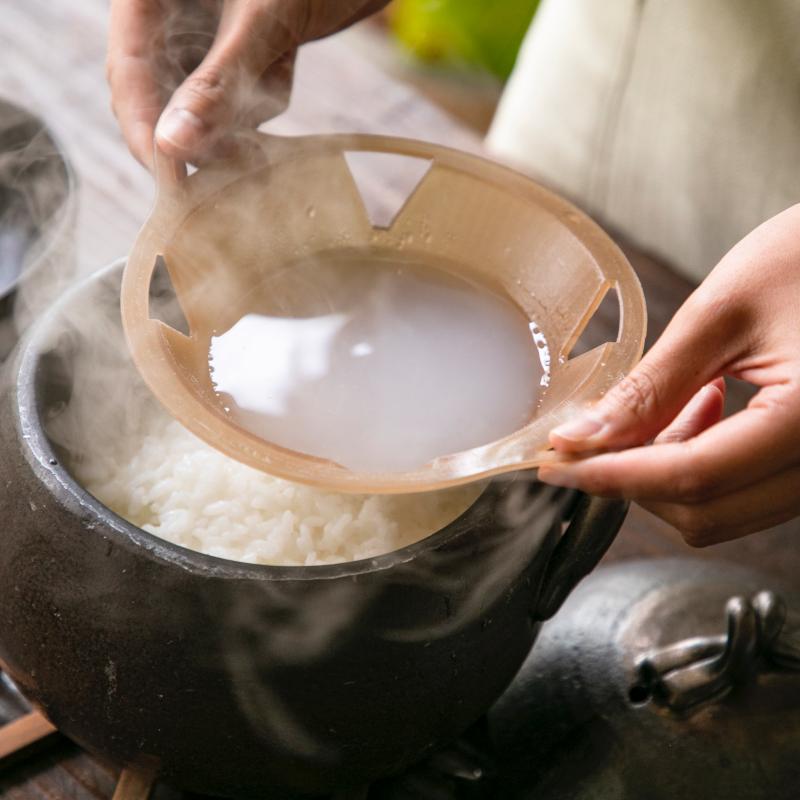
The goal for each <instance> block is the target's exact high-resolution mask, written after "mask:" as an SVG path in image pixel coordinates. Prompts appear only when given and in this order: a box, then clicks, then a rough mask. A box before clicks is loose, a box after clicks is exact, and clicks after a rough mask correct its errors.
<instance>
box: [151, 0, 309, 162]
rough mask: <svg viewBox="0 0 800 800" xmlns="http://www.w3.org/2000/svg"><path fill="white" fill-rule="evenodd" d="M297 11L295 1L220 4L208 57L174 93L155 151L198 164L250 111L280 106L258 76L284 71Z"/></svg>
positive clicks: (293, 44)
mask: <svg viewBox="0 0 800 800" xmlns="http://www.w3.org/2000/svg"><path fill="white" fill-rule="evenodd" d="M301 10H302V8H301V4H300V3H299V2H298V0H291V1H290V2H283V3H276V2H274V1H273V2H262V3H247V4H243V3H234V2H230V3H228V4H226V6H225V10H224V12H223V16H222V19H221V21H220V27H219V32H218V34H217V37H216V39H215V40H214V44H213V45H212V47H211V49H210V50H209V52H208V55H207V56H206V57H205V59H204V60H203V61H202V63H201V64H200V66H199V67H198V68H197V69H196V70H194V72H192V74H191V75H189V77H188V78H186V80H185V81H184V82H183V83H182V84H181V86H179V87H178V89H177V90H176V91H175V93H174V94H173V96H172V98H171V99H170V101H169V104H168V106H167V108H166V109H165V111H164V113H163V114H162V116H161V119H160V120H159V122H158V125H157V128H156V138H157V143H158V146H159V147H160V148H161V149H162V150H163V151H164V152H165V153H167V154H168V155H170V156H172V157H174V158H178V159H181V160H184V161H198V160H202V158H203V156H204V155H207V154H208V153H209V151H211V149H212V148H213V147H214V145H215V143H216V142H217V141H218V140H219V139H220V138H221V136H223V135H224V134H225V133H227V132H228V131H229V130H230V129H232V128H234V127H236V124H237V123H240V122H241V121H242V120H244V119H246V118H247V117H248V116H250V115H252V110H253V109H254V108H256V107H258V106H259V105H261V106H262V107H263V106H265V105H267V106H269V104H270V103H272V105H273V106H277V107H280V105H281V99H280V98H281V95H282V94H283V92H282V91H279V90H278V89H277V88H276V85H280V83H281V82H280V81H278V83H277V84H276V85H271V84H270V83H269V81H267V82H266V84H265V83H264V82H263V81H262V76H264V75H265V73H267V70H268V69H269V68H271V67H273V66H274V65H276V72H277V73H278V74H279V75H280V74H281V72H282V71H284V72H285V63H286V56H287V55H288V54H291V53H292V52H293V51H294V50H295V49H296V46H297V30H298V26H299V25H300V24H301V23H300V18H301ZM282 65H283V66H282ZM265 87H266V88H265ZM273 92H275V93H276V95H277V100H276V99H275V98H273V97H272V93H273Z"/></svg>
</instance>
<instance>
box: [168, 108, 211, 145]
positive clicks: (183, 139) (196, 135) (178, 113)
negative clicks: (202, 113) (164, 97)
mask: <svg viewBox="0 0 800 800" xmlns="http://www.w3.org/2000/svg"><path fill="white" fill-rule="evenodd" d="M205 135H206V126H205V124H204V123H203V120H201V119H200V117H198V116H197V114H194V113H193V112H191V111H189V110H188V109H185V108H173V109H171V110H169V111H167V112H166V113H165V114H164V115H163V116H162V117H161V119H160V120H159V121H158V125H157V126H156V136H157V137H158V138H159V139H163V140H164V141H165V142H169V143H170V144H171V145H172V146H173V147H177V148H179V149H180V150H189V151H191V150H194V149H195V148H196V147H197V146H198V145H199V144H200V143H201V142H202V140H203V138H204V137H205Z"/></svg>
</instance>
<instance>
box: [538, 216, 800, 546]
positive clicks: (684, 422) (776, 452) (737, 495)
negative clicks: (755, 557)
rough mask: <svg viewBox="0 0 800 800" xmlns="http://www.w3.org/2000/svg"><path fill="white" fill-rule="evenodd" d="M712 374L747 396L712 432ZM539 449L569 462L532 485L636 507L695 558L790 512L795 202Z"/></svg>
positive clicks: (799, 397)
mask: <svg viewBox="0 0 800 800" xmlns="http://www.w3.org/2000/svg"><path fill="white" fill-rule="evenodd" d="M725 375H729V376H732V377H735V378H740V379H742V380H745V381H747V382H749V383H751V384H754V385H755V386H758V387H760V388H759V391H758V394H757V395H756V396H755V397H754V398H753V399H752V400H751V401H750V403H749V404H748V406H747V408H746V409H745V410H743V411H740V412H739V413H737V414H734V415H733V416H731V417H729V418H727V419H725V420H722V421H720V418H721V415H722V407H723V402H724V384H723V383H722V381H721V380H720V378H721V376H725ZM651 440H654V441H653V443H652V444H647V442H650V441H651ZM551 444H552V445H553V447H554V448H555V449H556V450H557V451H558V452H560V453H563V454H565V455H574V456H578V457H580V458H579V460H576V461H570V462H567V463H556V464H551V465H547V466H544V467H542V468H541V469H540V470H539V478H540V479H541V480H542V481H545V482H547V483H552V484H555V485H558V486H570V487H577V488H580V489H583V490H585V491H587V492H590V493H592V494H598V495H602V496H608V497H625V498H628V499H632V500H636V501H638V502H639V503H640V505H642V506H644V507H645V508H647V509H649V510H650V511H652V512H654V513H655V514H657V515H659V516H660V517H662V518H663V519H665V520H666V521H667V522H670V523H671V524H673V525H674V526H675V527H676V528H678V530H680V531H681V533H682V534H683V537H684V539H685V540H686V541H687V542H688V543H689V544H690V545H693V546H696V547H702V546H705V545H709V544H715V543H717V542H722V541H726V540H729V539H735V538H738V537H740V536H745V535H746V534H748V533H752V532H754V531H759V530H763V529H764V528H768V527H771V526H773V525H777V524H779V523H781V522H784V521H786V520H788V519H791V518H792V517H794V516H796V515H798V514H800V205H796V206H793V207H792V208H790V209H788V210H786V211H784V212H783V213H781V214H779V215H778V216H776V217H773V218H772V219H771V220H769V221H767V222H765V223H764V224H763V225H761V226H760V227H759V228H757V229H756V230H755V231H753V232H752V233H751V234H749V235H748V236H747V237H745V238H744V239H743V240H742V241H741V242H739V244H737V245H736V246H735V247H734V248H733V249H732V250H731V251H730V252H729V253H728V254H727V255H726V256H725V257H724V258H723V259H722V261H720V263H719V264H718V265H717V267H716V268H715V269H714V270H713V271H712V272H711V274H710V275H709V276H708V278H706V280H705V281H704V282H703V283H702V285H701V286H700V287H699V288H698V289H697V291H695V292H694V294H693V295H692V296H691V297H690V298H689V299H688V300H687V301H686V303H685V304H684V305H683V306H682V307H681V308H680V309H679V311H678V312H677V314H676V315H675V317H674V318H673V320H672V322H671V323H670V325H669V326H668V327H667V329H666V331H665V332H664V334H663V335H662V336H661V338H660V339H659V340H658V342H656V344H655V345H654V346H653V348H652V349H651V350H650V351H649V352H648V353H647V355H646V356H645V357H644V358H643V359H642V361H641V362H640V363H639V365H638V366H637V367H636V368H634V370H633V371H632V372H631V373H630V375H628V377H627V378H625V379H624V380H623V381H622V382H621V383H620V384H618V385H617V386H616V387H614V388H613V389H612V390H610V391H609V392H608V393H607V394H606V395H605V397H603V398H602V399H601V400H600V401H599V402H597V403H596V404H595V405H594V406H593V407H592V408H590V409H587V410H586V411H585V412H584V413H583V414H582V415H581V416H579V417H577V418H576V419H574V420H572V421H571V422H569V423H566V424H565V425H562V426H560V427H559V428H557V429H556V430H554V431H553V433H552V434H551ZM625 448H627V449H625ZM597 451H617V452H601V453H600V454H595V453H596V452H597Z"/></svg>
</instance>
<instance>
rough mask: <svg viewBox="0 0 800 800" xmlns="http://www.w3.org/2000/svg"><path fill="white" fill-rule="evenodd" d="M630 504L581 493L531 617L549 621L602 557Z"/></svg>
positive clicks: (555, 552)
mask: <svg viewBox="0 0 800 800" xmlns="http://www.w3.org/2000/svg"><path fill="white" fill-rule="evenodd" d="M628 506H629V503H628V502H627V501H625V500H608V499H606V498H603V497H592V496H590V495H587V494H583V493H581V494H580V496H579V499H578V502H577V504H576V508H575V513H574V514H573V516H572V520H571V522H570V523H569V526H568V527H567V530H566V531H565V532H564V534H563V535H562V536H561V538H560V539H559V540H558V543H557V544H556V547H555V550H554V551H553V554H552V556H551V557H550V561H549V562H548V564H547V570H546V571H545V576H544V579H543V581H542V586H541V589H540V590H539V597H538V599H537V601H536V605H535V607H534V613H533V616H534V618H535V619H537V620H546V619H550V617H552V616H553V615H554V614H555V613H556V611H558V609H559V608H560V607H561V604H562V603H563V602H564V600H566V598H567V595H569V593H570V592H571V591H572V590H573V589H574V588H575V587H576V586H577V584H578V582H579V581H580V580H581V579H582V578H584V577H586V575H588V574H589V573H590V572H591V571H592V570H593V569H594V568H595V567H596V566H597V564H598V562H599V561H600V559H601V558H602V557H603V556H604V555H605V553H606V551H607V550H608V548H609V547H610V546H611V543H612V542H613V541H614V539H615V538H616V535H617V533H618V532H619V529H620V528H621V527H622V523H623V522H624V520H625V516H626V514H627V513H628Z"/></svg>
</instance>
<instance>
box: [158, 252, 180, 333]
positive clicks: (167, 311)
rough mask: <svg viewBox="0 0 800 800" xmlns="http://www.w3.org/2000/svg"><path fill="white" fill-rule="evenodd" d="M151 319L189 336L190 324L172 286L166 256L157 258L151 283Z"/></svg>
mask: <svg viewBox="0 0 800 800" xmlns="http://www.w3.org/2000/svg"><path fill="white" fill-rule="evenodd" d="M149 294H150V298H149V299H150V319H156V320H159V321H160V322H163V323H164V324H165V325H169V327H170V328H174V329H175V330H176V331H178V332H179V333H182V334H183V335H184V336H188V335H189V333H190V331H189V322H188V320H187V319H186V315H185V314H184V313H183V309H182V308H181V304H180V301H179V300H178V295H177V293H176V291H175V287H174V286H173V285H172V278H171V277H170V274H169V270H168V269H167V264H166V262H165V261H164V256H162V255H159V256H157V257H156V264H155V269H154V270H153V277H152V280H151V281H150V293H149Z"/></svg>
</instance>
